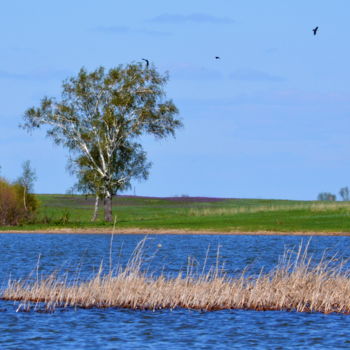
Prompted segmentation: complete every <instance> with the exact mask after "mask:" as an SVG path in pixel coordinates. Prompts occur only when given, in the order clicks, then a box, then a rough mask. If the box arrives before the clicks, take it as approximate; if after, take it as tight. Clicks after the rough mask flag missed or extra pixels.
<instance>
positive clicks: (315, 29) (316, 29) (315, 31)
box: [312, 27, 318, 35]
mask: <svg viewBox="0 0 350 350" xmlns="http://www.w3.org/2000/svg"><path fill="white" fill-rule="evenodd" d="M312 31H313V32H314V35H316V33H317V31H318V27H316V28H314V29H313V30H312Z"/></svg>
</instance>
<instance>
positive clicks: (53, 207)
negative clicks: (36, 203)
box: [0, 195, 350, 232]
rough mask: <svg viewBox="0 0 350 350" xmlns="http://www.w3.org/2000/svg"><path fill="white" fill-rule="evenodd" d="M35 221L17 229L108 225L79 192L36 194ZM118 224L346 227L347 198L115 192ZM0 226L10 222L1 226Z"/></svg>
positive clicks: (204, 227)
mask: <svg viewBox="0 0 350 350" xmlns="http://www.w3.org/2000/svg"><path fill="white" fill-rule="evenodd" d="M38 198H39V200H40V202H41V206H40V209H39V213H38V220H37V222H35V223H32V224H27V225H24V226H20V227H16V229H20V230H24V231H25V230H36V229H50V228H89V227H91V228H92V227H96V228H98V227H112V226H113V224H107V223H104V222H103V220H102V218H103V212H102V209H100V214H99V215H100V219H99V220H98V221H97V222H95V223H92V222H91V221H90V218H91V215H92V211H93V203H94V199H93V198H92V197H85V196H78V195H74V196H71V195H38ZM113 215H114V216H115V217H116V223H117V224H116V227H117V228H121V229H123V228H140V229H178V230H182V229H187V230H213V231H226V232H227V231H275V232H300V231H301V232H312V231H313V232H350V203H349V202H316V201H287V200H265V199H223V200H212V199H210V198H209V199H203V198H202V199H201V198H198V199H196V198H190V197H178V198H171V199H162V198H144V197H123V196H121V197H117V198H115V199H114V203H113ZM0 229H1V230H9V229H13V227H0Z"/></svg>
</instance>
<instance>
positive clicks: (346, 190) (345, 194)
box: [339, 187, 349, 201]
mask: <svg viewBox="0 0 350 350" xmlns="http://www.w3.org/2000/svg"><path fill="white" fill-rule="evenodd" d="M339 195H340V197H341V198H342V200H343V201H348V200H349V188H348V187H342V188H341V189H340V191H339Z"/></svg>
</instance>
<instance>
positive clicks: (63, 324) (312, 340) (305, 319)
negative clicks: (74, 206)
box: [0, 234, 350, 349]
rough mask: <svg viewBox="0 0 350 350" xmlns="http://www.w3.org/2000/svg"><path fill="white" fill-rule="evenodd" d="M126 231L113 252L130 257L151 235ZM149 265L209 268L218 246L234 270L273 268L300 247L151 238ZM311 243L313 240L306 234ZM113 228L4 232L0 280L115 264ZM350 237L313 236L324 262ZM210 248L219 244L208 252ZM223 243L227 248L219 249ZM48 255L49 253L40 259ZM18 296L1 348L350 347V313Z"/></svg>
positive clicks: (255, 239) (258, 239)
mask: <svg viewBox="0 0 350 350" xmlns="http://www.w3.org/2000/svg"><path fill="white" fill-rule="evenodd" d="M143 237H144V236H141V235H120V236H118V235H116V236H114V238H113V246H112V255H111V257H112V259H113V262H114V263H120V264H125V263H126V262H127V260H128V259H129V258H130V255H131V253H132V251H133V249H134V248H135V246H136V245H137V243H138V242H139V241H140V240H141V239H142V238H143ZM149 238H150V239H149V240H148V241H147V243H146V249H145V266H144V268H145V269H149V271H152V272H156V273H157V272H158V273H159V272H164V273H165V274H167V275H173V274H175V273H178V271H179V270H181V269H182V270H185V269H186V266H187V261H188V257H189V256H191V257H193V259H194V260H195V261H196V262H197V264H198V268H199V269H200V270H201V269H202V267H203V266H202V264H203V262H204V261H205V257H206V255H208V262H207V265H206V266H207V268H209V266H211V265H215V263H216V259H217V252H218V251H219V256H220V261H221V262H222V263H224V267H225V270H226V271H227V272H228V273H229V274H231V275H232V274H237V273H240V272H241V271H242V270H243V268H244V267H246V265H249V272H250V273H252V274H255V273H258V272H259V271H260V269H261V268H262V267H264V269H267V270H269V269H271V268H272V267H274V266H275V265H276V264H277V262H278V258H279V256H280V255H281V254H282V253H283V251H284V250H285V249H288V248H293V247H298V245H299V244H300V242H301V240H302V238H301V237H292V236H205V235H203V236H189V235H184V236H178V235H164V236H149ZM303 240H304V243H306V242H307V241H308V238H304V239H303ZM110 243H111V236H109V235H33V234H18V235H14V234H2V235H0V264H1V265H0V266H1V269H0V281H2V283H3V284H2V285H3V286H4V285H6V282H7V280H8V278H9V276H11V278H21V277H26V276H27V275H28V274H30V273H31V272H32V271H34V273H36V271H35V270H36V266H37V265H38V266H39V273H40V274H46V273H50V272H52V271H54V270H57V269H59V270H60V271H61V272H62V273H64V272H67V271H68V272H70V273H71V274H75V273H76V271H77V270H79V274H80V276H81V277H82V278H88V277H89V276H91V274H92V273H93V272H94V271H96V270H97V269H98V268H99V265H100V263H101V260H103V262H104V265H105V267H106V269H108V267H109V262H110V246H111V244H110ZM349 246H350V237H349V238H348V237H313V238H312V240H311V242H310V247H309V253H310V254H312V255H313V256H314V257H315V258H316V260H317V258H320V257H321V256H322V254H323V252H324V251H325V250H327V254H328V255H329V256H332V255H333V254H334V253H335V252H338V254H339V255H341V256H342V257H345V258H346V257H349V256H350V250H349V249H348V248H349ZM208 247H209V250H208ZM218 248H219V249H218ZM39 257H40V259H39ZM16 308H17V306H16V305H14V303H13V302H5V301H0V320H1V322H0V334H1V337H0V349H7V348H8V349H34V348H36V349H38V348H43V349H44V348H45V349H57V348H65V349H70V348H74V349H96V348H101V349H154V348H156V349H182V348H196V349H231V348H255V349H266V348H272V349H278V348H280V349H294V348H296V347H298V348H305V349H306V348H320V349H324V348H350V338H349V337H348V329H349V328H348V327H349V322H350V316H349V315H335V314H332V315H323V314H318V313H294V312H276V311H274V312H256V311H243V310H229V311H216V312H198V311H191V310H173V311H169V310H161V311H155V312H151V311H132V310H118V309H107V310H106V309H103V310H99V309H90V310H82V309H78V310H73V309H70V310H68V311H67V310H64V311H63V310H62V311H56V312H54V313H53V314H42V313H35V312H29V313H22V312H21V313H16V312H15V311H16Z"/></svg>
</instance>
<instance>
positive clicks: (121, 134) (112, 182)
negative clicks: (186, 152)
mask: <svg viewBox="0 0 350 350" xmlns="http://www.w3.org/2000/svg"><path fill="white" fill-rule="evenodd" d="M167 80H168V76H167V75H162V74H160V73H159V72H157V70H156V69H155V67H154V66H153V65H149V66H146V67H144V66H143V65H142V64H141V63H133V64H128V65H125V66H123V65H119V66H117V67H116V68H113V69H110V70H109V71H106V70H105V68H103V67H100V68H98V69H96V70H95V71H92V72H88V71H87V70H86V69H84V68H82V69H81V70H80V72H79V73H78V75H77V76H76V77H71V78H69V79H67V80H66V81H65V82H64V83H63V87H62V96H61V99H60V100H56V99H55V98H49V97H44V98H43V99H42V101H41V104H40V106H39V107H32V108H29V109H28V110H27V111H26V112H25V115H24V120H25V122H24V124H23V126H24V128H26V129H27V130H32V129H34V128H38V127H41V126H44V125H45V126H47V127H48V129H47V135H48V136H49V137H51V138H52V139H53V140H54V142H55V143H57V144H61V145H63V146H65V147H67V148H68V149H69V151H70V152H71V154H72V159H73V162H74V163H75V165H76V166H78V167H79V165H82V172H81V173H80V175H79V172H78V183H80V184H81V185H84V186H88V187H91V185H93V188H95V189H96V190H97V191H98V194H99V196H101V198H103V200H104V204H105V220H106V221H112V196H113V195H115V194H116V192H117V191H118V190H120V189H121V188H124V187H125V186H127V185H128V184H129V183H130V179H131V178H132V177H133V176H135V172H134V171H131V170H130V169H129V170H127V171H125V169H126V168H128V166H126V167H125V164H126V165H129V166H131V168H134V165H132V162H131V163H130V161H129V160H128V159H137V158H138V157H139V156H140V154H141V153H140V152H142V151H141V150H140V145H139V144H138V143H137V142H136V139H137V138H138V137H140V136H141V135H143V134H151V135H153V136H155V137H156V138H165V137H167V136H170V135H174V134H175V130H176V129H177V128H179V127H181V126H182V123H181V121H180V120H179V119H177V118H176V115H177V114H178V110H177V108H176V106H175V105H174V103H173V102H172V101H171V100H167V99H166V94H165V90H164V87H165V84H166V82H167ZM130 147H131V149H132V152H131V154H132V156H131V158H130V156H126V157H125V155H126V154H127V153H125V151H123V150H125V149H128V148H130ZM128 157H129V158H128ZM138 164H139V166H146V165H147V164H148V163H146V162H145V161H141V162H140V159H139V162H138ZM123 167H124V168H123ZM141 173H142V172H138V171H136V174H141ZM81 180H83V181H82V182H81Z"/></svg>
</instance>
